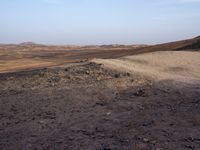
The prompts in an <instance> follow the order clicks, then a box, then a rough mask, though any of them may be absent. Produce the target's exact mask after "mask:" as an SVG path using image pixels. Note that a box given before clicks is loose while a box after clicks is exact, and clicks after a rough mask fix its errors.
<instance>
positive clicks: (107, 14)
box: [0, 0, 200, 45]
mask: <svg viewBox="0 0 200 150" xmlns="http://www.w3.org/2000/svg"><path fill="white" fill-rule="evenodd" d="M199 8H200V0H166V1H164V2H163V1H161V0H151V1H144V0H141V1H136V0H109V1H108V0H29V1H27V0H13V1H8V0H2V1H1V2H0V20H1V22H0V43H2V44H3V43H5V44H11V43H12V44H18V43H22V42H27V41H30V42H35V43H41V44H52V45H101V44H157V43H163V42H170V41H176V40H181V39H187V38H191V37H196V36H198V35H199V34H200V28H199V26H200V9H199Z"/></svg>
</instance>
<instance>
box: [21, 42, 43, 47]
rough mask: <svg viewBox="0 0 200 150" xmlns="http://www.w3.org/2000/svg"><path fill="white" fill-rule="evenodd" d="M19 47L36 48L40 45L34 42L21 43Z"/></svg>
mask: <svg viewBox="0 0 200 150" xmlns="http://www.w3.org/2000/svg"><path fill="white" fill-rule="evenodd" d="M19 45H20V46H36V45H41V44H37V43H34V42H23V43H20V44H19Z"/></svg>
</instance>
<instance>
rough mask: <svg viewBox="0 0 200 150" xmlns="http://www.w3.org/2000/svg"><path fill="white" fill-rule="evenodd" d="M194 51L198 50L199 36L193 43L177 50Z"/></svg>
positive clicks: (199, 46) (199, 47)
mask: <svg viewBox="0 0 200 150" xmlns="http://www.w3.org/2000/svg"><path fill="white" fill-rule="evenodd" d="M196 49H200V36H199V37H197V38H195V41H194V42H193V43H192V44H189V45H187V46H184V47H181V48H178V49H177V50H196Z"/></svg>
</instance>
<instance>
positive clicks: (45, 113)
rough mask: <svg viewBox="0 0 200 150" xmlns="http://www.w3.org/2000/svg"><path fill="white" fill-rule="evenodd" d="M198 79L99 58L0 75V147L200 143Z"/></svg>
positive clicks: (133, 147)
mask: <svg viewBox="0 0 200 150" xmlns="http://www.w3.org/2000/svg"><path fill="white" fill-rule="evenodd" d="M199 131H200V83H199V82H196V83H184V82H180V81H175V80H160V81H156V80H154V79H151V78H147V77H144V76H143V75H139V74H135V73H132V72H125V71H123V72H119V71H114V70H112V69H108V68H107V67H106V66H104V65H102V64H97V63H92V62H85V63H80V64H74V65H63V66H60V67H52V68H44V69H37V70H32V71H20V72H13V73H2V74H0V149H10V150H13V149H15V150H30V149H38V150H49V149H55V150H62V149H66V150H80V149H81V150H168V149H169V150H174V149H176V150H183V149H186V150H187V149H188V150H190V149H194V150H198V149H200V132H199Z"/></svg>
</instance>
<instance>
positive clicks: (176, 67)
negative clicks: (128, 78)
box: [93, 51, 200, 82]
mask: <svg viewBox="0 0 200 150" xmlns="http://www.w3.org/2000/svg"><path fill="white" fill-rule="evenodd" d="M93 62H96V63H101V64H104V65H105V67H108V68H111V69H115V70H118V71H123V72H129V73H131V74H138V73H139V74H142V75H144V76H148V77H152V78H153V79H156V80H176V81H181V82H200V52H189V51H165V52H164V51H163V52H161V51H160V52H153V53H146V54H140V55H135V56H128V57H122V58H118V59H94V60H93Z"/></svg>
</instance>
